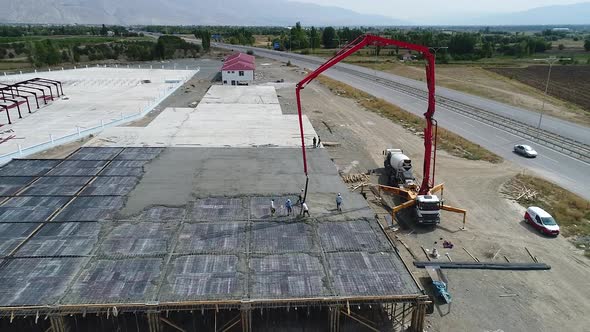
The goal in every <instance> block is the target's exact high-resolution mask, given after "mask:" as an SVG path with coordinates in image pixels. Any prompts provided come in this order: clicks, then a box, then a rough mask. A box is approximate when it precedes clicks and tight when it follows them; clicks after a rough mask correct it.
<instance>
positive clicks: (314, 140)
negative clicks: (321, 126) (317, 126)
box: [313, 136, 317, 149]
mask: <svg viewBox="0 0 590 332" xmlns="http://www.w3.org/2000/svg"><path fill="white" fill-rule="evenodd" d="M316 142H317V141H316V139H315V136H314V137H313V148H314V149H315V146H316V145H315V143H316Z"/></svg>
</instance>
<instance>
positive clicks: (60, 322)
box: [49, 316, 71, 332]
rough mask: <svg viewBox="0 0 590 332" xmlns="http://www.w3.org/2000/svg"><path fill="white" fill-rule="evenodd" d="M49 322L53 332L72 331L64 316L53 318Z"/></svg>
mask: <svg viewBox="0 0 590 332" xmlns="http://www.w3.org/2000/svg"><path fill="white" fill-rule="evenodd" d="M49 321H50V322H51V330H52V331H53V332H69V331H70V330H71V329H70V326H69V324H68V322H67V321H66V318H65V317H64V316H51V317H49Z"/></svg>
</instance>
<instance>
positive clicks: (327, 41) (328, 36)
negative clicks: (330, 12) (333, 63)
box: [322, 27, 338, 48]
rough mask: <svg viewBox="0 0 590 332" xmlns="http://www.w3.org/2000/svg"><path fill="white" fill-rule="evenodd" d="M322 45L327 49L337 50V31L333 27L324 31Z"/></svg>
mask: <svg viewBox="0 0 590 332" xmlns="http://www.w3.org/2000/svg"><path fill="white" fill-rule="evenodd" d="M322 44H324V47H325V48H336V46H337V45H338V43H337V42H336V30H334V28H332V27H325V28H324V31H322Z"/></svg>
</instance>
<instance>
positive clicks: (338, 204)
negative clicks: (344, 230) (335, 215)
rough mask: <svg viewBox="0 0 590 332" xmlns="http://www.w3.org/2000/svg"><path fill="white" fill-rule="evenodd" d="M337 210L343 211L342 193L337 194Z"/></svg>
mask: <svg viewBox="0 0 590 332" xmlns="http://www.w3.org/2000/svg"><path fill="white" fill-rule="evenodd" d="M336 210H338V211H339V212H342V195H340V193H338V195H336Z"/></svg>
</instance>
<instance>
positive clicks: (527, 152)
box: [514, 144, 537, 158]
mask: <svg viewBox="0 0 590 332" xmlns="http://www.w3.org/2000/svg"><path fill="white" fill-rule="evenodd" d="M514 152H516V153H518V154H519V155H521V156H525V157H529V158H535V157H536V156H537V151H535V149H533V148H532V147H531V146H530V145H524V144H519V145H515V146H514Z"/></svg>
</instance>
